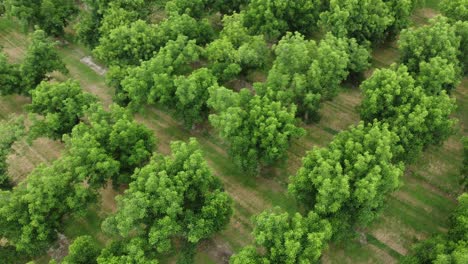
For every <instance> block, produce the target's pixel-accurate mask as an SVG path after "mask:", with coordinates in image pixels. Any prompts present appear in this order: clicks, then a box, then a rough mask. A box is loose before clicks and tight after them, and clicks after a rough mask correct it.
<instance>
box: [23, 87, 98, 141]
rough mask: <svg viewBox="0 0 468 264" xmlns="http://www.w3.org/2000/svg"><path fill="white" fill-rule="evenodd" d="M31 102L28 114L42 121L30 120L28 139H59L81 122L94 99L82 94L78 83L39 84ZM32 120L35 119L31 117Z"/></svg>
mask: <svg viewBox="0 0 468 264" xmlns="http://www.w3.org/2000/svg"><path fill="white" fill-rule="evenodd" d="M31 97H32V102H31V104H30V105H28V106H27V108H28V111H29V112H31V113H35V114H38V115H42V116H43V119H37V118H34V119H33V124H32V127H31V128H30V136H31V137H32V138H36V137H39V136H48V137H51V138H53V139H61V138H62V135H63V134H68V133H70V132H71V131H72V129H73V127H74V126H75V125H77V124H78V123H79V122H80V118H81V117H82V116H83V115H84V111H85V109H86V108H88V107H89V106H90V105H91V104H92V103H94V102H96V101H97V99H96V97H94V96H93V95H91V94H88V93H84V92H83V90H82V89H81V87H80V85H79V83H78V82H77V81H72V80H68V81H66V82H63V83H48V82H42V83H41V84H40V85H39V86H38V87H37V88H36V89H34V90H32V91H31ZM33 117H35V116H33Z"/></svg>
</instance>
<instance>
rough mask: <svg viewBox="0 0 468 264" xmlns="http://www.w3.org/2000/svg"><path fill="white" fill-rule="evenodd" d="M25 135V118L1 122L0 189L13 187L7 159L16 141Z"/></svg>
mask: <svg viewBox="0 0 468 264" xmlns="http://www.w3.org/2000/svg"><path fill="white" fill-rule="evenodd" d="M23 134H24V120H23V118H15V119H13V118H12V119H9V120H7V121H2V122H0V135H2V136H1V137H0V189H4V188H8V187H10V186H11V182H10V178H9V177H8V164H7V157H8V155H9V154H10V151H11V147H12V146H13V143H15V141H17V140H19V139H20V138H21V137H22V136H23Z"/></svg>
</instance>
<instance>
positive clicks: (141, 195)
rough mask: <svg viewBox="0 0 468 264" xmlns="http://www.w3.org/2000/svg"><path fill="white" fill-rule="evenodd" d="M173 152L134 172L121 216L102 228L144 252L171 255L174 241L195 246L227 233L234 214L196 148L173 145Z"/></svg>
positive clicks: (122, 200) (120, 201)
mask: <svg viewBox="0 0 468 264" xmlns="http://www.w3.org/2000/svg"><path fill="white" fill-rule="evenodd" d="M171 150H172V155H171V156H167V157H164V156H162V155H160V154H155V155H154V156H153V158H152V159H151V161H150V163H149V164H148V165H146V166H144V167H143V168H141V169H137V170H136V171H135V174H134V175H133V176H132V179H133V182H132V183H130V187H129V189H128V190H127V191H125V194H124V195H122V196H120V197H119V198H118V204H119V210H118V211H117V213H116V214H115V215H113V216H111V217H109V218H108V219H106V220H105V222H104V223H103V229H104V230H105V231H107V232H109V233H111V234H118V235H120V236H122V237H124V238H133V239H138V240H141V241H144V242H143V243H144V245H143V247H142V250H143V252H145V251H146V250H150V251H157V252H167V251H168V250H169V249H170V248H171V241H172V239H173V238H176V237H177V238H182V239H183V240H185V241H188V242H190V243H197V242H199V241H200V240H201V239H204V238H208V237H210V236H211V235H212V234H214V233H215V232H218V231H220V230H221V229H223V228H224V226H225V225H226V224H227V223H228V222H229V218H230V216H231V214H232V209H231V199H230V198H229V196H228V195H227V194H226V193H225V192H224V191H223V189H222V186H221V183H220V182H219V181H218V180H217V178H215V177H214V176H213V175H212V173H211V171H210V170H209V168H208V166H207V164H206V162H205V160H204V159H203V155H202V152H201V151H200V149H199V146H198V143H197V142H196V141H195V140H194V139H191V140H190V142H189V143H184V142H172V144H171ZM135 235H136V237H135ZM145 248H146V250H145Z"/></svg>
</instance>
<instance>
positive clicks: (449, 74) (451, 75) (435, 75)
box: [415, 57, 460, 95]
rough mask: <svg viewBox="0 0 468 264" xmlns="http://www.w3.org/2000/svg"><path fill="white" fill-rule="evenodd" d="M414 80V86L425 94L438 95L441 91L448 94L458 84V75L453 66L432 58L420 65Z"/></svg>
mask: <svg viewBox="0 0 468 264" xmlns="http://www.w3.org/2000/svg"><path fill="white" fill-rule="evenodd" d="M415 79H416V85H418V86H421V87H422V88H423V89H424V91H425V93H426V94H430V95H438V94H440V92H441V91H446V92H447V93H450V92H451V91H452V90H454V89H455V88H456V87H457V86H458V84H459V83H460V74H459V71H458V68H457V66H456V65H455V64H453V63H449V62H448V61H447V60H446V59H442V58H440V57H434V58H432V59H430V60H429V61H428V62H425V61H422V62H421V63H420V65H419V73H418V74H417V75H416V76H415Z"/></svg>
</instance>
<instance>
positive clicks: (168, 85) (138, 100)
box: [121, 36, 201, 110]
mask: <svg viewBox="0 0 468 264" xmlns="http://www.w3.org/2000/svg"><path fill="white" fill-rule="evenodd" d="M200 52H201V48H200V47H199V46H197V45H196V44H195V41H194V40H190V41H189V40H188V38H187V37H185V36H179V37H178V38H177V39H176V40H175V41H173V40H171V41H169V42H168V43H167V45H166V46H165V47H163V48H161V49H160V50H159V52H158V53H157V54H156V55H155V56H154V57H153V58H152V59H151V60H149V61H145V62H143V63H142V64H141V65H140V66H138V67H135V68H132V69H129V72H128V76H127V77H126V78H124V79H123V81H122V82H121V85H122V90H123V91H124V92H125V93H127V96H128V98H129V100H130V107H131V108H132V109H134V110H138V109H141V108H142V107H143V106H144V104H146V103H149V104H154V103H157V102H160V103H162V104H163V105H165V106H169V107H173V106H175V104H176V100H175V91H176V87H175V85H174V76H176V75H183V74H185V73H188V72H190V70H191V67H190V63H192V62H195V61H197V60H198V58H199V54H200Z"/></svg>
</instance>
